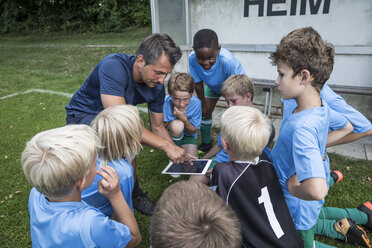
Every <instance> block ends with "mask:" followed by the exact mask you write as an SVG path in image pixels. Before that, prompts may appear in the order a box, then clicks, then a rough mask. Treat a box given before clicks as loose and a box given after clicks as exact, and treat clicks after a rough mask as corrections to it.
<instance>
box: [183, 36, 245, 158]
mask: <svg viewBox="0 0 372 248" xmlns="http://www.w3.org/2000/svg"><path fill="white" fill-rule="evenodd" d="M193 49H194V51H193V52H192V53H190V55H189V66H190V74H191V76H192V77H193V78H194V81H195V91H196V94H197V96H198V98H199V99H200V100H201V103H202V115H203V119H202V123H201V125H200V133H201V140H202V143H201V144H200V145H199V147H198V149H199V150H201V151H204V152H207V151H208V150H209V149H211V147H212V140H211V134H210V131H211V127H212V113H213V110H214V108H215V106H216V104H217V101H218V99H219V98H220V96H221V87H222V84H223V82H224V81H225V80H226V79H227V78H228V77H229V76H231V75H234V74H245V72H244V69H243V67H242V65H241V64H240V62H239V61H238V60H237V59H236V58H235V57H234V56H233V55H232V53H231V52H229V51H228V50H226V49H224V48H221V46H220V45H219V43H218V37H217V34H216V33H215V32H214V31H213V30H210V29H202V30H199V31H198V32H197V33H196V34H195V36H194V40H193ZM203 82H204V83H205V84H206V87H205V88H204V85H203Z"/></svg>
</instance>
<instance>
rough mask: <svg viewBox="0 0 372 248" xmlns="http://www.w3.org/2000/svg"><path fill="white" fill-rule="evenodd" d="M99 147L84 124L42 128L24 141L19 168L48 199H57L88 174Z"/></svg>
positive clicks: (89, 128)
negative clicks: (44, 129) (49, 128)
mask: <svg viewBox="0 0 372 248" xmlns="http://www.w3.org/2000/svg"><path fill="white" fill-rule="evenodd" d="M100 148H101V145H100V141H99V138H98V137H97V135H96V133H95V131H94V130H93V129H92V128H91V127H89V126H87V125H68V126H64V127H60V128H55V129H51V130H47V131H43V132H40V133H38V134H36V135H35V136H34V137H33V138H32V139H31V140H30V141H29V142H27V144H26V148H25V150H24V151H23V153H22V158H21V163H22V169H23V172H24V174H25V176H26V178H27V180H28V181H29V182H30V184H31V185H32V186H34V187H35V188H36V189H37V190H38V191H39V192H40V193H42V194H44V195H45V196H46V197H47V198H48V199H49V200H57V199H60V198H63V197H65V196H67V195H69V194H70V193H71V191H72V189H73V187H74V185H75V184H76V183H77V182H78V181H80V180H81V179H83V178H85V177H86V176H87V175H88V173H89V169H90V167H91V166H92V164H93V163H94V162H95V160H96V158H97V153H98V149H100Z"/></svg>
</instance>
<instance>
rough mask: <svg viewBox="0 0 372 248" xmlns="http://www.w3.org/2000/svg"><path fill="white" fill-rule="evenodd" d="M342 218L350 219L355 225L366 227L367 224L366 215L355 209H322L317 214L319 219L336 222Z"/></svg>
mask: <svg viewBox="0 0 372 248" xmlns="http://www.w3.org/2000/svg"><path fill="white" fill-rule="evenodd" d="M343 218H350V219H352V220H353V221H354V222H355V224H357V225H366V224H367V223H368V215H367V214H366V213H364V212H362V211H360V210H359V209H357V208H334V207H324V208H322V210H321V211H320V213H319V219H329V220H335V221H337V220H341V219H343Z"/></svg>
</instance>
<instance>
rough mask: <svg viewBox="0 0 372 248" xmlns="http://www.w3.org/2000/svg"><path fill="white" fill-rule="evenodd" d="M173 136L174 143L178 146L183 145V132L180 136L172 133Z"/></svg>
mask: <svg viewBox="0 0 372 248" xmlns="http://www.w3.org/2000/svg"><path fill="white" fill-rule="evenodd" d="M171 137H172V140H173V142H174V144H176V145H177V146H181V145H182V138H183V134H181V135H180V136H178V137H174V136H173V135H171Z"/></svg>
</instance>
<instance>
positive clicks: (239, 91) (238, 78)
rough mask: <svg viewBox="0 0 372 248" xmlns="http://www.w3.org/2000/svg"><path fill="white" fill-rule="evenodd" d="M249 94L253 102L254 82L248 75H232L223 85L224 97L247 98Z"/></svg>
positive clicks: (222, 92)
mask: <svg viewBox="0 0 372 248" xmlns="http://www.w3.org/2000/svg"><path fill="white" fill-rule="evenodd" d="M248 93H251V95H252V97H251V101H253V96H254V89H253V82H252V80H251V79H250V78H249V77H248V76H247V75H244V74H241V75H231V76H230V77H228V78H227V79H226V80H225V82H224V83H223V84H222V88H221V94H222V96H224V97H227V96H232V95H239V96H246V95H247V94H248Z"/></svg>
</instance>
